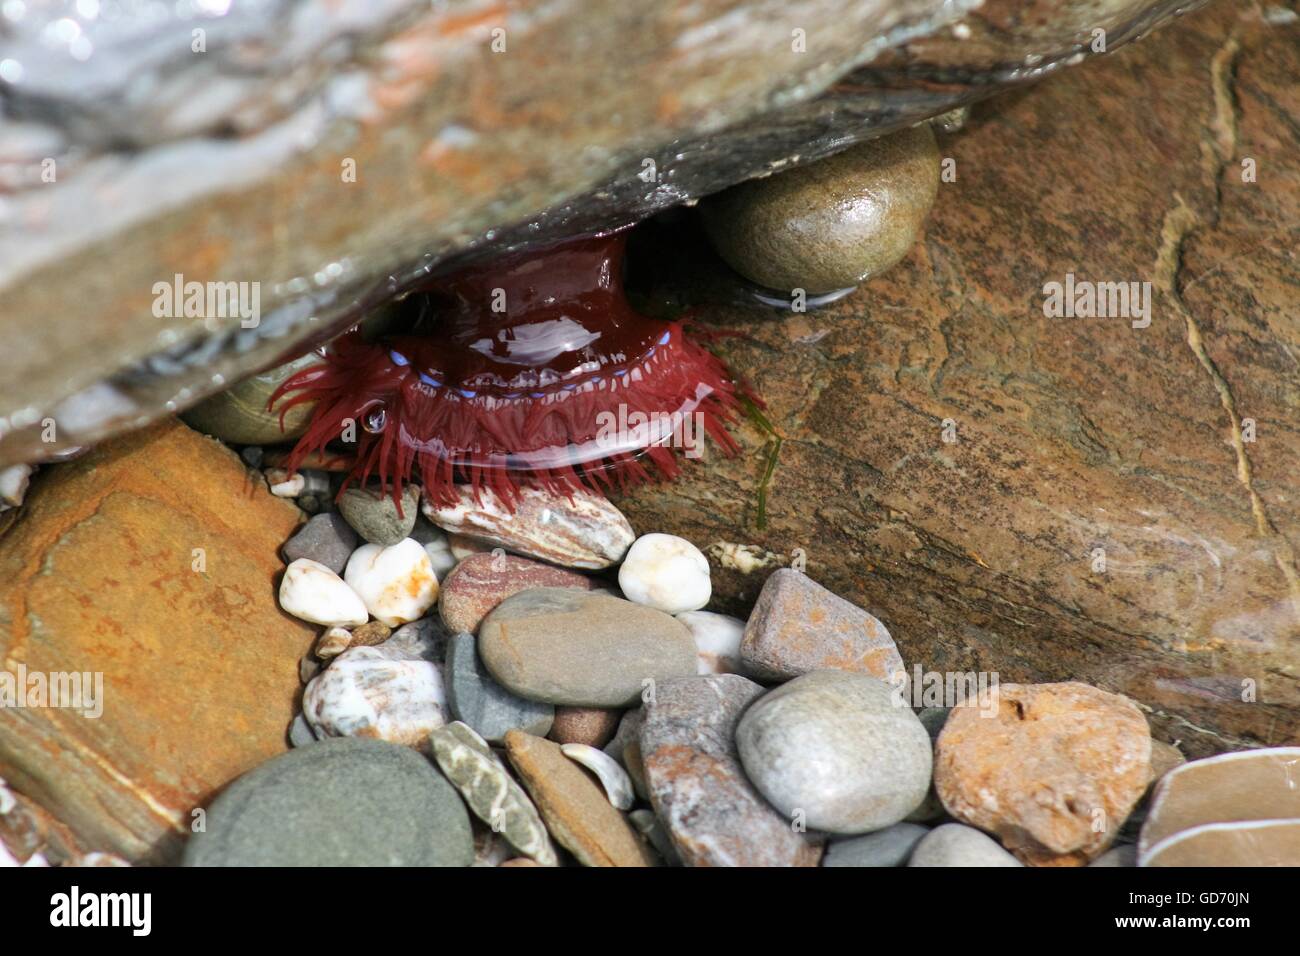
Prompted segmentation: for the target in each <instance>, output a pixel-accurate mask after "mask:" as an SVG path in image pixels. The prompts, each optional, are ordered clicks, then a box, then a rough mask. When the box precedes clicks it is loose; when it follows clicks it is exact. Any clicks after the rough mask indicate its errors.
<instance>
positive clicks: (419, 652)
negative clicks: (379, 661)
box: [379, 617, 451, 664]
mask: <svg viewBox="0 0 1300 956" xmlns="http://www.w3.org/2000/svg"><path fill="white" fill-rule="evenodd" d="M450 643H451V635H450V634H449V633H447V628H446V627H444V626H443V623H442V621H441V620H440V619H439V618H437V617H422V618H420V619H419V620H418V621H412V622H411V623H410V624H403V625H402V626H401V627H399V628H398V629H397V630H395V631H393V636H392V637H390V638H389V639H388V640H386V641H384V643H383V644H380V645H379V647H380V648H381V649H383V650H384V651H386V652H389V653H391V654H393V655H394V659H403V660H421V661H433V662H434V663H435V664H441V663H442V662H443V661H445V660H446V659H447V648H448V646H449V645H450Z"/></svg>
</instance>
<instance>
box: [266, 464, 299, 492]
mask: <svg viewBox="0 0 1300 956" xmlns="http://www.w3.org/2000/svg"><path fill="white" fill-rule="evenodd" d="M266 483H267V485H268V486H269V487H270V489H271V494H273V495H275V496H276V497H277V498H297V497H298V496H299V495H300V494H302V493H303V492H304V491H306V490H307V476H306V475H304V474H303V473H302V472H295V473H294V474H292V475H291V474H289V473H288V472H287V471H285V470H284V469H283V468H270V469H268V470H267V472H266Z"/></svg>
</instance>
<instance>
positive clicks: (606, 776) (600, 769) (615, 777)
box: [560, 744, 632, 810]
mask: <svg viewBox="0 0 1300 956" xmlns="http://www.w3.org/2000/svg"><path fill="white" fill-rule="evenodd" d="M560 751H561V753H563V754H564V756H566V757H568V758H569V759H570V760H572V761H574V762H575V763H580V764H582V765H583V766H584V767H586V768H587V769H588V770H590V771H591V772H592V773H594V774H595V775H596V777H597V779H599V780H600V784H601V786H602V787H604V788H605V795H606V796H607V797H609V802H610V803H611V804H613V806H614V809H615V810H627V809H630V808H631V806H632V780H631V778H630V777H628V775H627V771H626V770H624V769H623V768H622V767H620V766H619V765H618V763H617V762H615V760H614V758H613V757H611V756H610V755H609V754H607V753H605V751H603V750H597V749H596V748H595V747H588V746H587V745H586V744H564V745H563V746H561V747H560Z"/></svg>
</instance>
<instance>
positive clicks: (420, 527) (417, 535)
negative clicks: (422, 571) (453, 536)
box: [411, 514, 460, 581]
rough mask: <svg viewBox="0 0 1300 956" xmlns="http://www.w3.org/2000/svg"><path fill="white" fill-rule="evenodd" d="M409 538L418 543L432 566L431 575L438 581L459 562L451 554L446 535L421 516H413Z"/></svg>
mask: <svg viewBox="0 0 1300 956" xmlns="http://www.w3.org/2000/svg"><path fill="white" fill-rule="evenodd" d="M411 537H412V538H414V539H415V540H416V541H418V542H420V546H421V547H422V548H424V553H425V554H427V555H428V556H429V563H430V564H432V565H433V573H434V574H436V575H438V580H439V581H441V580H442V579H443V578H444V577H446V575H447V573H448V572H449V571H450V570H451V569H452V568H454V567H455V566H456V562H457V561H459V560H460V559H459V558H457V557H456V556H455V555H454V554H452V553H451V543H450V542H449V541H448V539H447V533H446V532H445V531H443V530H442V529H441V528H439V527H435V526H434V525H433V524H431V523H430V522H429V519H428V518H426V517H425V516H424V515H422V514H417V515H416V516H415V526H414V527H412V528H411Z"/></svg>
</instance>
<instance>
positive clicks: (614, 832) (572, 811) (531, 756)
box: [506, 730, 655, 866]
mask: <svg viewBox="0 0 1300 956" xmlns="http://www.w3.org/2000/svg"><path fill="white" fill-rule="evenodd" d="M506 755H507V756H508V757H509V758H510V763H511V765H512V766H513V767H514V768H515V771H516V772H517V773H518V774H519V778H520V779H521V780H522V781H523V783H524V786H525V787H526V788H527V789H528V793H529V795H531V796H532V798H533V802H534V803H535V804H536V805H537V809H538V810H539V811H540V812H541V814H542V819H543V820H545V821H546V827H547V829H548V830H550V833H551V836H552V837H554V838H555V840H556V841H557V842H558V843H559V844H560V845H561V846H563V847H564V848H565V849H567V850H568V851H569V852H570V853H572V854H573V855H574V856H575V857H576V858H577V859H578V862H580V863H582V864H583V865H584V866H654V865H655V855H654V853H653V852H652V851H651V849H650V847H649V846H648V844H647V843H646V842H645V841H643V840H642V839H641V837H640V836H638V835H637V833H636V831H635V830H634V829H633V828H632V826H631V825H630V824H629V823H628V822H627V820H626V819H625V818H624V816H623V814H622V813H620V812H619V811H617V810H615V809H614V808H613V807H612V806H610V803H609V798H608V797H607V796H606V795H605V791H604V790H603V789H601V786H600V784H598V783H597V782H596V781H595V779H593V778H592V777H591V776H590V775H589V774H588V773H587V772H586V771H585V770H583V769H582V767H580V766H579V765H578V764H576V763H574V762H573V761H572V760H570V759H569V758H568V757H566V756H564V754H563V753H562V752H561V751H560V745H559V744H555V743H552V742H551V741H549V740H545V739H543V738H541V737H534V736H533V735H531V734H525V733H523V732H521V731H518V730H512V731H510V732H509V733H508V734H506Z"/></svg>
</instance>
